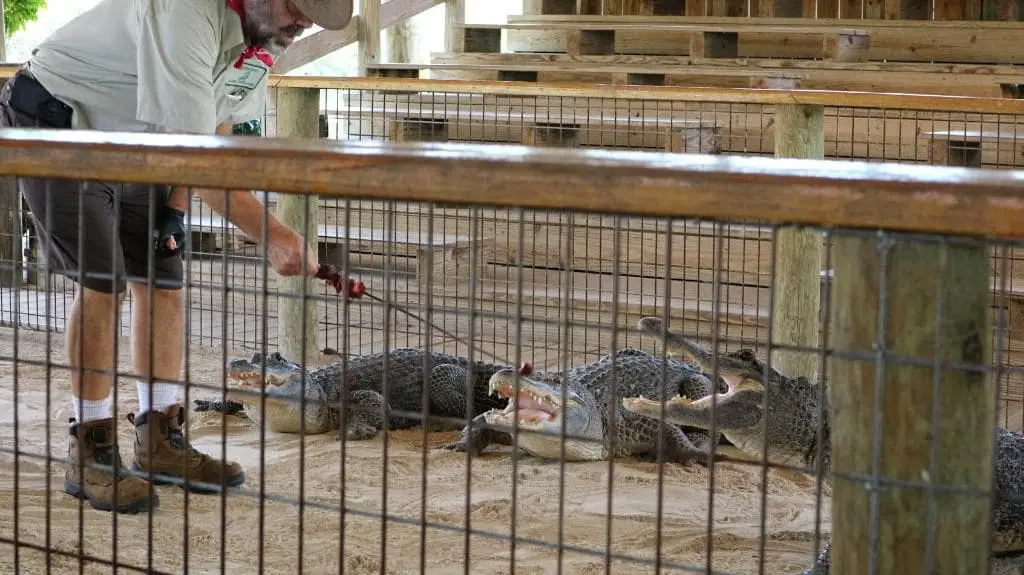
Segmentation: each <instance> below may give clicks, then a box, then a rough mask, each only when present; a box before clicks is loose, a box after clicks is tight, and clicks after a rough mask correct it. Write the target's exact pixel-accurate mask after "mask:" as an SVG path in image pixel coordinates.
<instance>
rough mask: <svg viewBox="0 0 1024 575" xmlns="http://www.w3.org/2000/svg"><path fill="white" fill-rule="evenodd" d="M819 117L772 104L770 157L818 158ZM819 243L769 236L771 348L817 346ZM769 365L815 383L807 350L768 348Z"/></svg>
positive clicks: (797, 232)
mask: <svg viewBox="0 0 1024 575" xmlns="http://www.w3.org/2000/svg"><path fill="white" fill-rule="evenodd" d="M824 118H825V108H824V106H819V105H814V106H805V105H794V104H785V105H779V106H776V107H775V157H777V158H809V159H822V158H824V156H825V127H824ZM821 245H822V241H821V234H820V233H819V232H817V231H815V230H804V229H798V228H787V227H783V228H780V229H779V230H778V233H777V234H776V235H775V253H776V257H775V264H774V270H773V276H774V278H775V296H774V300H773V306H772V307H773V309H772V344H773V345H779V344H782V345H798V346H803V347H808V348H813V347H815V346H816V345H817V342H818V327H819V320H820V315H819V314H820V310H821ZM772 367H774V368H775V369H777V370H779V371H780V372H782V373H784V374H786V375H789V376H792V377H797V376H804V377H807V378H808V379H810V380H811V381H817V380H818V356H817V354H816V353H814V352H812V351H791V350H774V352H773V354H772Z"/></svg>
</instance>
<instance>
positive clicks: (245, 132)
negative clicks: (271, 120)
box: [231, 120, 260, 136]
mask: <svg viewBox="0 0 1024 575" xmlns="http://www.w3.org/2000/svg"><path fill="white" fill-rule="evenodd" d="M231 133H232V134H234V135H242V136H259V135H260V121H259V120H249V121H248V122H242V123H241V124H235V125H234V126H231Z"/></svg>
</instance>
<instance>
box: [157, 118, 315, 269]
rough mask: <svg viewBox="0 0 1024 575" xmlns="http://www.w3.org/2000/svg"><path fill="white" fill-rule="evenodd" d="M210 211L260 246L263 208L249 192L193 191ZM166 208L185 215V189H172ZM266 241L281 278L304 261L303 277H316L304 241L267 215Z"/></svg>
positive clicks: (222, 128) (220, 129)
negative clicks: (304, 274) (236, 227)
mask: <svg viewBox="0 0 1024 575" xmlns="http://www.w3.org/2000/svg"><path fill="white" fill-rule="evenodd" d="M167 131H168V132H171V133H184V132H182V131H180V130H174V129H167ZM216 133H217V135H218V136H225V135H229V134H231V124H228V123H224V124H220V125H219V126H217V131H216ZM193 191H194V193H195V194H196V195H197V196H199V199H200V200H202V201H203V203H205V204H206V205H207V206H209V207H210V209H212V210H213V211H215V212H217V214H219V215H220V216H221V217H224V218H226V219H227V220H228V221H230V222H231V223H232V224H234V225H236V226H238V228H239V229H241V230H242V232H244V233H245V235H247V236H249V237H250V238H252V239H253V240H254V241H256V242H257V243H263V212H264V210H265V209H266V208H265V206H264V205H263V204H262V203H260V201H259V200H257V199H256V196H255V195H253V193H252V192H251V191H249V190H218V189H209V188H193ZM167 206H168V207H171V208H174V209H177V210H179V211H182V212H185V211H187V209H188V188H183V187H174V188H172V189H171V192H170V195H169V196H168V198H167ZM266 217H267V232H266V236H267V241H266V243H265V244H264V246H265V249H266V253H267V257H268V258H269V259H270V262H271V264H272V265H273V267H274V269H275V270H276V271H277V273H279V274H281V275H298V274H301V273H302V271H303V269H302V266H303V261H302V260H305V265H306V269H305V271H306V274H307V275H310V276H315V275H316V273H317V270H318V268H319V262H318V261H317V257H316V252H315V251H314V250H313V249H311V248H310V247H309V246H308V245H307V244H306V241H305V239H304V238H303V237H302V236H301V235H299V234H298V233H297V232H295V231H294V230H292V229H291V228H289V227H288V226H286V225H284V224H282V223H281V222H280V220H278V219H277V218H276V217H274V215H273V214H271V213H268V214H267V216H266Z"/></svg>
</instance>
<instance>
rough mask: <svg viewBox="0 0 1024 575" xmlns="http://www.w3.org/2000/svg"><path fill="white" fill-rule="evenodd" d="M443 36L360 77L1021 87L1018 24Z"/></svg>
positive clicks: (807, 22) (570, 22)
mask: <svg viewBox="0 0 1024 575" xmlns="http://www.w3.org/2000/svg"><path fill="white" fill-rule="evenodd" d="M453 36H454V43H453V48H452V51H451V52H439V53H434V54H432V55H431V61H430V62H429V63H424V64H402V63H389V64H379V63H378V64H372V65H370V66H369V67H368V73H369V74H371V75H378V76H391V77H407V78H413V77H429V78H436V79H467V80H489V81H526V82H548V81H566V82H572V81H575V82H589V83H611V84H640V85H684V86H685V85H700V86H717V87H772V88H807V89H822V90H853V91H873V92H893V93H909V92H914V93H932V94H950V95H962V96H976V97H1015V96H1016V95H1017V94H1018V92H1019V91H1018V88H1017V87H1018V86H1020V85H1021V84H1024V82H1022V81H1021V80H1022V77H1024V75H1022V73H1021V70H1020V69H1019V68H1017V67H1016V66H1015V65H1017V64H1021V63H1022V62H1024V25H1021V24H1019V23H1016V22H989V21H985V22H966V21H912V22H911V21H906V20H855V21H853V20H849V19H844V20H840V19H813V18H757V19H750V18H716V17H686V16H575V15H570V16H564V15H542V16H537V15H525V16H510V17H509V18H508V21H507V23H506V24H500V25H482V24H481V25H478V24H468V25H466V24H464V25H459V26H455V27H454V28H453ZM503 43H504V44H505V46H506V48H505V51H504V52H503V51H502V50H501V46H502V44H503Z"/></svg>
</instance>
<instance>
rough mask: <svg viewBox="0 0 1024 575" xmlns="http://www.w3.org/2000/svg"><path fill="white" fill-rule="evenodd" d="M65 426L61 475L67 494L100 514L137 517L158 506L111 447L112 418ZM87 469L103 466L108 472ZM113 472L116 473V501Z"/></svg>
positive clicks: (153, 495)
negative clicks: (65, 446)
mask: <svg viewBox="0 0 1024 575" xmlns="http://www.w3.org/2000/svg"><path fill="white" fill-rule="evenodd" d="M69 423H70V425H69V427H68V432H69V435H70V436H71V437H70V439H69V443H68V461H69V463H68V465H67V467H68V469H67V471H66V472H65V474H64V491H65V492H66V493H67V494H69V495H71V496H73V497H77V498H79V499H85V500H86V501H88V502H89V504H90V505H92V506H93V507H94V508H96V509H99V510H101V511H115V510H116V511H117V512H118V513H141V512H143V511H148V510H150V509H156V508H157V507H158V506H159V504H160V500H159V498H158V497H157V495H156V493H153V494H152V495H150V488H149V483H148V482H147V481H146V480H145V479H143V478H141V477H138V476H136V475H132V474H130V472H128V470H127V469H125V467H124V461H123V460H122V459H121V454H120V451H119V450H118V448H117V446H116V445H114V437H115V435H116V434H117V426H116V425H115V424H114V419H113V418H112V417H111V418H106V419H98V420H95V421H82V422H77V421H75V419H74V418H71V419H70V420H69ZM90 465H104V466H108V467H109V469H96V468H92V467H89V466H90ZM80 466H81V467H80ZM114 469H117V470H118V474H117V478H116V487H117V492H116V500H115V492H114V487H115V477H114V471H113V470H114Z"/></svg>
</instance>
